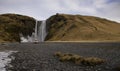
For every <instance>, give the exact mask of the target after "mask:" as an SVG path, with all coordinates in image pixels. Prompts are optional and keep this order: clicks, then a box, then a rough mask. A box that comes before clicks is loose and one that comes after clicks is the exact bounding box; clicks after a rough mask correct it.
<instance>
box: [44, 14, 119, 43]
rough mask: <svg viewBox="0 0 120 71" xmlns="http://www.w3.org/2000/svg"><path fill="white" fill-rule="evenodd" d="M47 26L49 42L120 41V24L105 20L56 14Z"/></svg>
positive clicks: (48, 20)
mask: <svg viewBox="0 0 120 71" xmlns="http://www.w3.org/2000/svg"><path fill="white" fill-rule="evenodd" d="M47 26H48V27H47V29H48V30H49V33H48V35H47V37H46V40H47V41H114V40H115V41H120V31H119V29H120V23H117V22H113V21H109V20H107V19H103V18H98V17H93V16H82V15H68V14H56V15H53V16H51V17H50V18H49V19H47Z"/></svg>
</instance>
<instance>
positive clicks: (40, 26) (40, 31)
mask: <svg viewBox="0 0 120 71" xmlns="http://www.w3.org/2000/svg"><path fill="white" fill-rule="evenodd" d="M46 35H47V31H46V21H45V20H43V21H41V22H40V21H37V20H36V24H35V32H33V33H32V36H27V38H26V37H23V35H22V34H20V36H21V42H44V40H45V37H46Z"/></svg>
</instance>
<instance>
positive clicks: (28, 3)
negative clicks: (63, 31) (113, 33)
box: [0, 0, 120, 22]
mask: <svg viewBox="0 0 120 71" xmlns="http://www.w3.org/2000/svg"><path fill="white" fill-rule="evenodd" d="M4 13H17V14H22V15H28V16H32V17H34V18H36V19H38V20H43V19H47V18H48V17H50V16H51V15H54V14H56V13H66V14H81V15H92V16H98V17H104V18H108V19H111V20H114V21H118V22H120V0H0V14H4Z"/></svg>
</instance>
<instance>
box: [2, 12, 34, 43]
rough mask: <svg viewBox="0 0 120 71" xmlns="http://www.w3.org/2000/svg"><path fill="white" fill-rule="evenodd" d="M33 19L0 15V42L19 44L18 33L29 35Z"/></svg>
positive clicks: (32, 26) (32, 29)
mask: <svg viewBox="0 0 120 71" xmlns="http://www.w3.org/2000/svg"><path fill="white" fill-rule="evenodd" d="M34 27H35V19H34V18H32V17H28V16H23V15H19V14H0V42H20V35H19V34H20V33H21V34H23V35H24V36H27V35H31V34H32V32H33V31H34Z"/></svg>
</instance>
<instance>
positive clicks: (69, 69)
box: [0, 42, 120, 71]
mask: <svg viewBox="0 0 120 71" xmlns="http://www.w3.org/2000/svg"><path fill="white" fill-rule="evenodd" d="M1 47H2V48H4V49H5V50H14V51H18V52H17V53H14V54H12V55H11V56H14V57H15V59H14V60H12V62H11V63H10V64H11V65H12V67H10V66H8V67H7V70H12V71H18V70H19V71H117V70H115V67H116V66H119V65H120V63H119V62H120V43H119V42H117V43H112V42H110V43H80V42H77V43H73V42H62V43H61V42H56V43H55V42H40V43H37V44H34V43H8V44H5V45H0V48H1ZM58 51H60V52H63V53H73V54H78V55H81V56H84V57H98V58H102V59H105V60H106V62H105V63H103V64H101V65H97V66H86V65H76V64H74V63H71V62H60V61H59V59H57V58H56V57H54V53H55V52H58Z"/></svg>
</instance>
